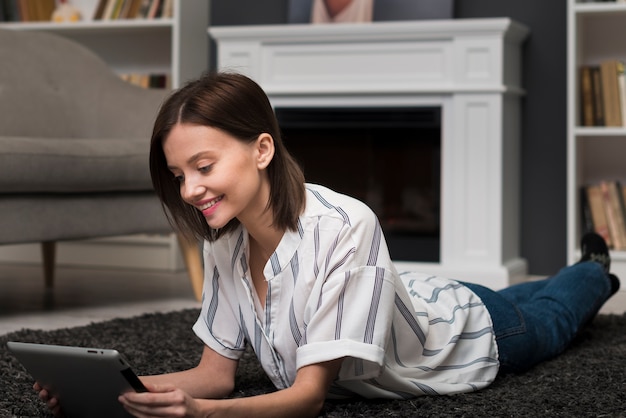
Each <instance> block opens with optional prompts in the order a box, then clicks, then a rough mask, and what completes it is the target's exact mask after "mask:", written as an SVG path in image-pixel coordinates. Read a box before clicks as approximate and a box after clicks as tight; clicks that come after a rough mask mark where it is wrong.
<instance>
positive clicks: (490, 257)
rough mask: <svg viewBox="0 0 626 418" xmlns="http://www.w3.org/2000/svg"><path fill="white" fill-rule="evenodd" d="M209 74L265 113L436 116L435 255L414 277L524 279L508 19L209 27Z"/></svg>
mask: <svg viewBox="0 0 626 418" xmlns="http://www.w3.org/2000/svg"><path fill="white" fill-rule="evenodd" d="M209 33H210V35H211V36H212V37H214V38H215V39H216V41H217V45H218V67H219V68H220V69H223V70H230V71H238V72H241V73H244V74H247V75H249V76H250V77H252V78H253V79H255V80H256V81H257V82H258V83H259V84H260V85H261V86H262V87H263V88H264V90H265V91H266V92H267V94H268V96H269V97H270V100H271V102H272V104H273V105H274V106H275V107H281V108H284V107H288V106H299V107H315V106H320V107H322V106H325V107H338V106H339V107H340V106H350V107H358V106H364V107H380V106H383V107H384V106H390V107H392V106H396V107H397V106H420V105H423V106H433V105H434V106H441V109H442V140H441V151H442V172H441V237H440V238H441V248H440V254H441V257H440V260H439V262H438V263H416V262H404V261H402V260H395V263H396V265H397V267H398V269H399V270H405V269H413V270H419V271H423V272H430V273H433V274H438V275H442V276H448V277H452V278H458V279H461V280H467V281H473V282H476V283H480V284H483V285H486V286H489V287H492V288H501V287H505V286H507V285H509V284H511V283H513V282H516V281H520V280H523V279H524V278H525V276H526V262H525V260H523V259H522V258H521V257H520V255H519V249H520V242H519V241H520V235H519V229H520V227H519V224H520V201H519V192H520V184H519V183H520V175H519V173H520V161H519V160H520V145H519V142H520V98H521V96H522V94H523V90H522V89H521V85H520V81H521V74H520V70H521V59H520V58H521V57H520V56H521V51H520V48H521V44H522V42H523V39H524V38H525V37H526V35H527V30H526V28H524V27H523V26H521V25H519V24H517V23H515V22H513V21H511V20H509V19H467V20H466V19H463V20H446V21H407V22H376V23H371V24H332V25H279V26H241V27H214V28H211V29H210V30H209Z"/></svg>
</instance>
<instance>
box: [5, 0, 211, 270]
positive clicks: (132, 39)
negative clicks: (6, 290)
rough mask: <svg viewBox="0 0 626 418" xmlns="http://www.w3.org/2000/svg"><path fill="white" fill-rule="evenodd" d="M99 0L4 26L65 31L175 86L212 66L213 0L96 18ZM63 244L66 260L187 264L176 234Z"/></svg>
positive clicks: (8, 250) (15, 257) (34, 251)
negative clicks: (70, 12) (162, 14)
mask: <svg viewBox="0 0 626 418" xmlns="http://www.w3.org/2000/svg"><path fill="white" fill-rule="evenodd" d="M98 1H99V0H70V3H71V4H72V5H73V6H75V7H76V8H77V9H79V10H80V13H81V16H82V19H81V20H80V21H78V22H68V23H54V22H0V29H12V30H35V31H45V32H52V33H55V34H57V35H61V36H63V37H66V38H69V39H72V40H74V41H76V42H78V43H80V44H82V45H84V46H86V47H87V48H89V49H91V50H92V51H93V52H95V53H96V54H97V55H99V56H100V57H101V58H102V59H103V60H104V61H105V62H106V63H107V64H108V65H109V66H110V67H111V68H112V69H113V70H114V71H115V72H116V73H118V74H129V73H139V74H167V75H169V76H170V87H171V88H174V89H175V88H178V87H180V86H181V85H183V84H184V83H185V81H186V80H189V79H192V78H196V77H198V76H200V75H201V74H202V73H203V72H205V71H206V70H207V69H208V68H209V37H208V34H207V27H208V26H209V5H210V2H209V1H204V0H201V1H196V0H173V7H172V12H173V13H172V17H171V18H156V19H118V20H93V16H94V13H95V10H96V7H97V5H98ZM146 169H147V167H146ZM57 247H58V248H57V264H60V265H73V266H99V267H113V268H139V269H143V268H147V269H157V270H180V269H182V268H184V262H183V261H182V258H181V256H180V250H179V246H178V242H177V239H176V236H175V235H174V234H171V235H166V236H162V235H133V236H124V237H112V238H105V239H93V240H83V241H70V242H59V243H58V246H57ZM40 251H41V250H40V248H39V245H38V244H21V245H7V246H2V247H0V262H17V263H38V262H40V261H41V254H40Z"/></svg>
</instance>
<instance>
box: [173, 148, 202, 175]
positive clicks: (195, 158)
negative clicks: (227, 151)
mask: <svg viewBox="0 0 626 418" xmlns="http://www.w3.org/2000/svg"><path fill="white" fill-rule="evenodd" d="M207 154H211V152H210V151H200V152H198V153H195V154H194V155H192V156H191V157H189V158H188V159H187V164H193V163H195V162H196V161H198V160H199V159H201V158H202V157H204V156H205V155H207ZM176 168H177V167H175V166H172V165H168V166H167V169H168V170H170V171H171V170H174V169H176Z"/></svg>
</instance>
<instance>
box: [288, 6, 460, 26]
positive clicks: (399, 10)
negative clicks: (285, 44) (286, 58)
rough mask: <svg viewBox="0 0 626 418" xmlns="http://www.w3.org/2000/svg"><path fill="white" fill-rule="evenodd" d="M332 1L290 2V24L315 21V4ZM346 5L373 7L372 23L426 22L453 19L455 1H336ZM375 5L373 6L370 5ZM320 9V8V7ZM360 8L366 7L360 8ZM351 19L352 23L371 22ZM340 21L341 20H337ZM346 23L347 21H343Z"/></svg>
mask: <svg viewBox="0 0 626 418" xmlns="http://www.w3.org/2000/svg"><path fill="white" fill-rule="evenodd" d="M329 2H332V0H289V12H288V14H289V16H288V22H289V23H310V22H319V21H315V11H314V8H315V6H316V4H315V3H329ZM335 2H336V3H340V4H344V7H346V8H347V5H346V4H347V3H353V4H354V5H353V7H357V3H366V4H367V7H372V10H371V14H372V15H371V19H369V20H372V21H386V20H424V19H452V18H453V17H454V16H453V15H454V13H453V9H454V2H453V0H368V1H366V2H361V0H352V1H350V0H343V1H335ZM370 3H373V5H370ZM318 7H319V6H318ZM358 7H365V5H364V6H358ZM369 20H357V19H351V20H350V21H353V22H354V21H369ZM337 21H339V20H337ZM341 21H343V22H345V20H341Z"/></svg>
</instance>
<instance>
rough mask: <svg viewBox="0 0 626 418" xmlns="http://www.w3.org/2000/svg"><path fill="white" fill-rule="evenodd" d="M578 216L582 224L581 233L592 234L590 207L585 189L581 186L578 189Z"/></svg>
mask: <svg viewBox="0 0 626 418" xmlns="http://www.w3.org/2000/svg"><path fill="white" fill-rule="evenodd" d="M580 216H581V222H582V232H583V234H586V233H587V232H594V231H595V230H594V225H593V216H591V206H590V205H589V199H588V198H587V189H586V188H585V187H584V186H583V187H581V188H580Z"/></svg>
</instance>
